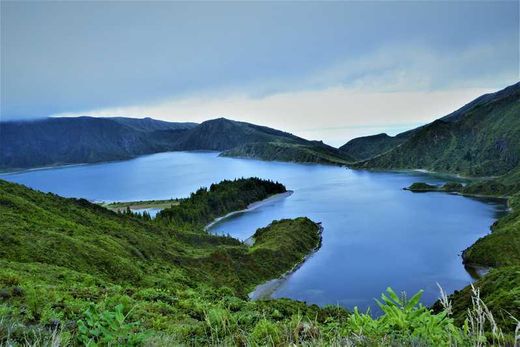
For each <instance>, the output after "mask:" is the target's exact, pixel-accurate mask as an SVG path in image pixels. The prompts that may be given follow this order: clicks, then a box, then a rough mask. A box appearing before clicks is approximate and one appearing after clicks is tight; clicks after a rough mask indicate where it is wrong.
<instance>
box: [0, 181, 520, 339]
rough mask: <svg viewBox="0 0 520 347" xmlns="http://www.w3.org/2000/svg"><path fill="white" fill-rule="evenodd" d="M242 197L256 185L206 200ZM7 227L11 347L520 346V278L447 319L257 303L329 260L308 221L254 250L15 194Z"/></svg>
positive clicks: (3, 327)
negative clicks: (519, 316)
mask: <svg viewBox="0 0 520 347" xmlns="http://www.w3.org/2000/svg"><path fill="white" fill-rule="evenodd" d="M257 183H258V182H257ZM236 184H238V185H243V184H244V182H234V183H233V182H231V183H229V182H228V183H226V184H225V189H223V190H219V189H218V188H219V187H217V188H215V187H214V189H211V188H210V189H209V190H207V191H206V192H207V193H204V195H205V196H206V194H210V193H211V192H214V193H215V192H220V193H222V192H233V191H234V189H232V186H233V185H236ZM267 184H268V185H270V184H271V183H267ZM229 185H231V186H229ZM260 185H262V184H260ZM256 186H257V185H256V184H254V185H253V187H256ZM252 191H256V188H255V189H253V190H252ZM220 193H217V195H216V196H221V194H220ZM223 196H226V195H225V194H224V195H223ZM251 196H252V195H251ZM202 201H203V202H204V201H208V199H203V200H202ZM224 205H225V204H224ZM0 213H1V215H2V218H1V219H0V317H1V318H0V344H6V345H9V346H11V345H13V346H17V345H38V346H39V345H51V346H57V345H63V346H68V345H71V346H76V345H91V346H94V345H100V346H101V345H125V346H127V345H136V346H141V345H144V346H170V345H215V346H217V345H219V346H220V345H252V346H256V345H258V346H260V345H261V346H264V345H272V346H285V345H291V344H295V345H346V346H354V345H356V346H359V345H361V346H373V345H383V346H394V345H407V346H442V345H455V344H456V345H458V346H470V345H478V344H483V343H495V344H497V345H505V344H506V343H513V342H512V341H513V340H514V338H515V337H514V335H513V334H514V322H515V321H514V319H513V318H511V317H509V319H508V316H507V315H505V314H503V312H504V311H503V308H504V304H505V303H508V304H509V305H515V304H516V303H517V301H515V300H517V299H516V297H517V295H516V294H517V292H515V291H510V288H511V287H512V286H513V287H514V286H515V284H516V283H518V278H517V277H514V276H513V275H514V274H515V272H513V270H512V269H509V268H506V267H502V268H499V269H497V270H498V271H500V272H496V271H495V272H493V271H492V272H491V273H490V275H488V276H497V277H487V276H486V277H484V279H483V280H485V279H486V278H489V280H488V281H486V282H482V286H481V290H482V292H481V293H478V297H479V299H478V300H480V301H478V300H477V301H475V300H474V299H471V298H474V297H475V295H476V294H475V293H469V296H468V295H467V293H466V292H464V296H463V298H464V299H465V300H466V301H463V300H462V299H460V298H458V297H455V296H454V297H451V299H454V302H453V304H452V305H451V304H450V306H449V307H450V308H449V309H448V308H446V307H441V308H439V309H438V310H437V311H432V310H430V309H429V308H427V307H424V306H422V305H421V304H420V295H421V294H420V293H418V294H416V295H414V296H412V297H411V298H408V297H406V296H405V295H404V294H403V293H401V294H396V293H394V292H393V291H392V290H390V289H389V290H387V292H386V293H385V294H384V295H383V296H382V297H381V300H380V303H379V304H380V307H381V309H382V311H383V312H384V314H383V315H382V316H380V317H377V318H374V317H372V316H371V315H370V314H369V313H361V312H359V311H357V310H355V311H354V312H352V313H349V312H347V311H346V310H344V309H342V308H341V307H335V306H326V307H318V306H316V305H307V304H305V303H303V302H297V301H293V300H287V299H277V300H270V301H249V300H248V298H247V294H248V293H249V292H250V291H251V290H252V289H253V288H254V287H255V286H256V285H257V284H260V283H263V282H264V281H266V280H268V279H271V278H275V277H278V276H280V275H282V274H283V273H285V272H286V271H288V270H290V269H291V268H292V267H293V266H295V265H296V264H298V263H299V262H301V261H302V260H303V259H304V258H305V256H306V255H307V254H309V252H312V251H313V250H314V249H315V248H316V247H319V245H320V242H321V237H320V236H321V235H320V227H319V225H317V224H316V223H314V222H312V221H311V220H309V219H308V218H305V217H301V218H296V219H292V220H281V221H275V222H273V223H271V224H270V225H269V226H267V227H265V228H261V229H259V230H257V232H256V233H255V235H254V239H255V242H254V244H253V245H252V246H247V245H245V244H243V243H241V242H239V241H238V240H235V239H233V238H229V237H223V236H215V235H210V234H207V233H205V232H202V231H201V230H200V229H198V228H197V227H196V225H198V223H199V222H198V220H197V219H195V220H194V222H193V224H192V227H189V225H188V224H186V223H183V224H182V225H183V227H182V228H180V227H177V226H176V225H175V224H174V223H171V222H169V221H164V222H161V221H160V220H158V221H157V220H154V221H149V220H144V219H143V218H141V217H137V216H134V215H126V214H118V213H114V212H112V211H109V210H107V209H105V208H103V207H101V206H98V205H95V204H91V203H89V202H88V201H85V200H76V199H66V198H62V197H59V196H56V195H54V194H44V193H41V192H37V191H34V190H31V189H28V188H26V187H24V186H21V185H17V184H12V183H8V182H5V181H0ZM515 271H517V270H515ZM494 274H496V275H494ZM512 274H513V275H512ZM477 283H479V282H477ZM493 286H496V287H493ZM468 297H469V298H470V299H469V301H468V300H467V298H468ZM487 299H489V302H488V301H487ZM449 300H450V299H448V298H445V302H448V301H449ZM484 302H485V303H486V305H487V306H485V307H486V308H484V304H483V303H484ZM468 308H469V309H470V311H469V312H470V313H466V312H467V309H468ZM464 310H466V311H464ZM463 312H464V313H463ZM508 313H511V314H512V315H515V314H516V311H514V310H509V311H508ZM504 327H505V328H506V329H504Z"/></svg>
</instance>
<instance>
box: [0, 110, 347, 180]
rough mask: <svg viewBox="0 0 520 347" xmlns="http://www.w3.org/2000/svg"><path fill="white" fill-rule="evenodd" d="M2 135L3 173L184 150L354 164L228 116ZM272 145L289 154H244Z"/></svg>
mask: <svg viewBox="0 0 520 347" xmlns="http://www.w3.org/2000/svg"><path fill="white" fill-rule="evenodd" d="M0 135H1V136H0V169H2V170H8V169H9V170H13V169H28V168H34V167H44V166H53V165H65V164H77V163H95V162H104V161H112V160H124V159H130V158H134V157H136V156H138V155H143V154H151V153H158V152H165V151H179V150H214V151H228V150H229V151H230V150H233V151H230V152H226V153H224V154H223V155H226V156H236V157H247V158H257V159H264V160H282V161H303V162H319V163H328V164H341V165H343V164H345V163H347V162H348V161H351V160H350V159H351V158H350V157H349V156H348V155H346V154H343V153H342V152H340V151H338V150H337V149H336V148H334V147H331V146H327V145H325V144H323V143H321V142H316V141H308V140H305V139H303V138H300V137H297V136H295V135H292V134H290V133H287V132H283V131H280V130H276V129H272V128H268V127H264V126H259V125H255V124H250V123H245V122H238V121H233V120H230V119H226V118H218V119H213V120H209V121H206V122H203V123H201V124H196V123H173V122H165V121H159V120H155V119H151V118H143V119H135V118H124V117H112V118H110V117H108V118H94V117H76V118H46V119H40V120H33V121H9V122H0ZM268 143H269V144H270V145H269V147H271V148H273V146H275V145H274V144H277V146H278V145H279V144H284V147H283V149H284V150H283V153H281V152H280V151H279V150H276V151H269V154H268V155H267V154H266V151H265V148H266V147H265V146H264V148H263V150H262V151H259V152H258V153H256V152H254V151H248V152H247V153H244V152H243V151H241V150H240V149H241V148H243V146H244V145H248V144H268ZM288 146H290V147H291V148H290V149H288V148H289V147H288ZM276 148H278V147H276ZM260 152H261V153H260Z"/></svg>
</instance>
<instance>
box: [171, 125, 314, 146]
mask: <svg viewBox="0 0 520 347" xmlns="http://www.w3.org/2000/svg"><path fill="white" fill-rule="evenodd" d="M271 141H279V142H289V143H307V142H309V141H307V140H304V139H302V138H299V137H297V136H294V135H292V134H290V133H286V132H283V131H280V130H276V129H271V128H268V127H263V126H258V125H254V124H250V123H245V122H238V121H234V120H230V119H226V118H217V119H212V120H208V121H205V122H203V123H201V124H200V125H199V126H198V127H196V128H194V129H193V130H192V131H190V132H188V133H186V134H185V135H184V136H183V137H182V138H181V139H180V140H179V143H178V145H177V148H178V149H179V150H214V151H225V150H228V149H231V148H234V147H237V146H240V145H243V144H246V143H255V142H271Z"/></svg>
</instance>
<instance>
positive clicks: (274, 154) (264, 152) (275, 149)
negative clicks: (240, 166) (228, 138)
mask: <svg viewBox="0 0 520 347" xmlns="http://www.w3.org/2000/svg"><path fill="white" fill-rule="evenodd" d="M221 156H224V157H238V158H255V159H261V160H277V161H293V162H302V163H323V164H339V165H345V164H348V163H351V162H353V161H354V159H353V158H351V157H349V156H348V155H347V154H344V153H341V152H340V151H339V150H337V149H336V148H333V147H329V146H326V145H322V144H320V143H313V144H312V145H309V144H295V143H284V142H266V143H248V144H245V145H242V146H239V147H236V148H233V149H230V150H227V151H225V152H222V153H221Z"/></svg>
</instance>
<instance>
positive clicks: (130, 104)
mask: <svg viewBox="0 0 520 347" xmlns="http://www.w3.org/2000/svg"><path fill="white" fill-rule="evenodd" d="M519 60H520V58H519V2H518V1H509V2H508V1H492V2H484V1H474V2H473V1H464V2H455V1H441V2H425V1H402V2H379V1H378V2H283V3H282V2H269V3H260V2H247V3H245V2H244V3H239V2H225V3H219V2H211V3H204V2H195V3H182V2H164V1H163V2H135V1H134V2H124V1H123V2H31V1H24V2H10V1H2V2H1V110H0V111H1V119H2V120H7V119H22V118H34V117H45V116H52V115H97V116H109V115H110V116H112V115H121V116H130V117H144V116H150V117H153V118H158V119H165V120H173V121H196V122H200V121H203V120H207V119H211V118H215V117H220V116H225V117H228V118H232V119H237V120H244V121H249V122H253V123H258V124H263V125H267V126H272V127H276V128H280V129H283V130H286V131H291V132H293V133H296V134H298V135H301V136H305V137H308V138H311V139H323V140H325V141H326V142H328V143H331V144H334V145H339V144H342V143H344V142H345V141H346V140H348V139H350V138H352V137H355V136H358V135H368V134H373V133H377V132H383V131H385V132H389V133H391V134H395V133H397V132H399V131H402V130H406V129H409V128H411V127H414V126H417V125H419V124H424V123H426V122H428V121H431V120H433V119H435V118H437V117H440V116H443V115H445V114H447V113H449V112H451V111H453V110H454V109H456V108H458V107H460V106H462V105H463V104H464V103H466V102H469V101H470V100H471V99H473V98H475V97H477V96H479V95H480V94H482V93H485V92H489V91H494V90H497V89H501V88H503V87H505V86H507V85H509V84H512V83H514V82H516V81H518V80H519V79H520V77H519Z"/></svg>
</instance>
